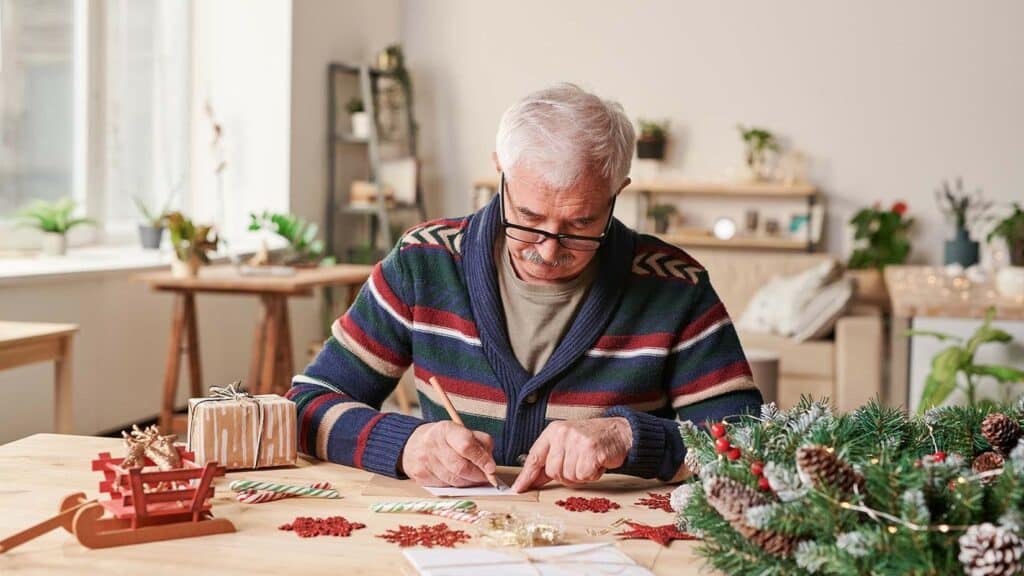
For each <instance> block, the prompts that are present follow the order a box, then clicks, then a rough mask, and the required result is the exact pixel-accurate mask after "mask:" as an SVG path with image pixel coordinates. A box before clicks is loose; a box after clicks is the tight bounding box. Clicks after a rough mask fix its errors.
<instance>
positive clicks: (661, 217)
mask: <svg viewBox="0 0 1024 576" xmlns="http://www.w3.org/2000/svg"><path fill="white" fill-rule="evenodd" d="M677 212H678V210H677V209H676V206H675V204H654V205H653V206H651V207H650V208H648V209H647V217H648V218H651V219H653V220H654V231H655V232H656V233H658V234H664V233H666V232H668V225H669V219H670V218H671V217H672V215H673V214H676V213H677Z"/></svg>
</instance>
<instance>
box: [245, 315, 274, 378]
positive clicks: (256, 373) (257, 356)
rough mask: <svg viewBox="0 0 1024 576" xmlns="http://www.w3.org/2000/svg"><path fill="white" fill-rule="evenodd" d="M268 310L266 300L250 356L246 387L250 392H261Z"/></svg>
mask: <svg viewBox="0 0 1024 576" xmlns="http://www.w3.org/2000/svg"><path fill="white" fill-rule="evenodd" d="M268 316H269V312H268V310H267V305H266V300H265V299H264V300H261V302H260V321H259V324H257V325H256V333H255V334H254V335H253V339H252V352H251V354H250V356H249V377H248V380H247V381H246V382H245V387H246V389H248V390H249V391H250V392H258V391H259V390H260V370H262V369H263V341H264V340H265V339H266V337H267V318H268Z"/></svg>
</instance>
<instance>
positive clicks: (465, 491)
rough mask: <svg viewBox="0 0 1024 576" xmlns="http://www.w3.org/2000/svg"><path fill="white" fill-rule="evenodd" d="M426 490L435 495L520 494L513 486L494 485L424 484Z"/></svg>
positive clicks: (458, 496)
mask: <svg viewBox="0 0 1024 576" xmlns="http://www.w3.org/2000/svg"><path fill="white" fill-rule="evenodd" d="M423 488H424V489H425V490H427V491H428V492H430V493H431V494H433V495H434V496H442V497H453V498H463V497H466V496H518V495H519V494H518V493H517V492H516V491H515V490H512V489H511V488H506V489H504V490H498V489H497V488H495V487H494V486H490V485H488V486H470V487H469V488H452V487H450V486H443V487H434V486H424V487H423Z"/></svg>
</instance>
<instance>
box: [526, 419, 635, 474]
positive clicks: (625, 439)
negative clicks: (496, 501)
mask: <svg viewBox="0 0 1024 576" xmlns="http://www.w3.org/2000/svg"><path fill="white" fill-rule="evenodd" d="M632 445H633V431H632V429H631V428H630V427H629V421H628V420H626V419H625V418H622V417H614V418H590V419H587V420H559V421H557V422H552V423H551V424H549V425H548V427H547V428H545V429H544V432H543V433H541V435H540V438H537V441H536V442H534V444H533V447H532V448H530V454H529V456H527V458H526V464H525V465H524V466H523V471H522V472H520V473H519V477H518V478H516V482H515V484H513V485H512V489H513V490H515V491H516V492H523V491H524V490H529V489H530V488H537V487H540V486H543V485H545V484H547V483H548V482H550V481H552V480H558V481H559V482H561V483H562V484H564V485H566V486H574V485H578V484H582V483H584V482H593V481H595V480H597V479H599V478H600V477H601V475H602V474H604V471H605V470H607V469H609V468H618V467H619V466H622V464H623V463H624V462H625V461H626V457H627V456H628V455H629V449H630V447H631V446H632Z"/></svg>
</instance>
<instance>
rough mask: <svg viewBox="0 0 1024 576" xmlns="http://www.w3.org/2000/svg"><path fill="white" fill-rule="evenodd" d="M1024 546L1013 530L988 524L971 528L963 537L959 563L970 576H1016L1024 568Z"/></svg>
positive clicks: (961, 538)
mask: <svg viewBox="0 0 1024 576" xmlns="http://www.w3.org/2000/svg"><path fill="white" fill-rule="evenodd" d="M1022 556H1024V542H1022V541H1021V539H1020V537H1019V536H1017V535H1016V534H1014V533H1013V532H1012V531H1011V530H1007V529H1006V528H1001V527H997V526H993V525H992V524H989V523H988V522H986V523H984V524H980V525H976V526H971V527H970V528H968V529H967V532H966V533H964V535H963V536H961V537H960V555H959V556H958V559H959V560H960V563H961V564H963V566H964V572H965V573H966V574H967V575H968V576H996V575H1000V574H1016V573H1018V572H1019V571H1020V570H1021V568H1022V567H1024V564H1022V563H1021V557H1022Z"/></svg>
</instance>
